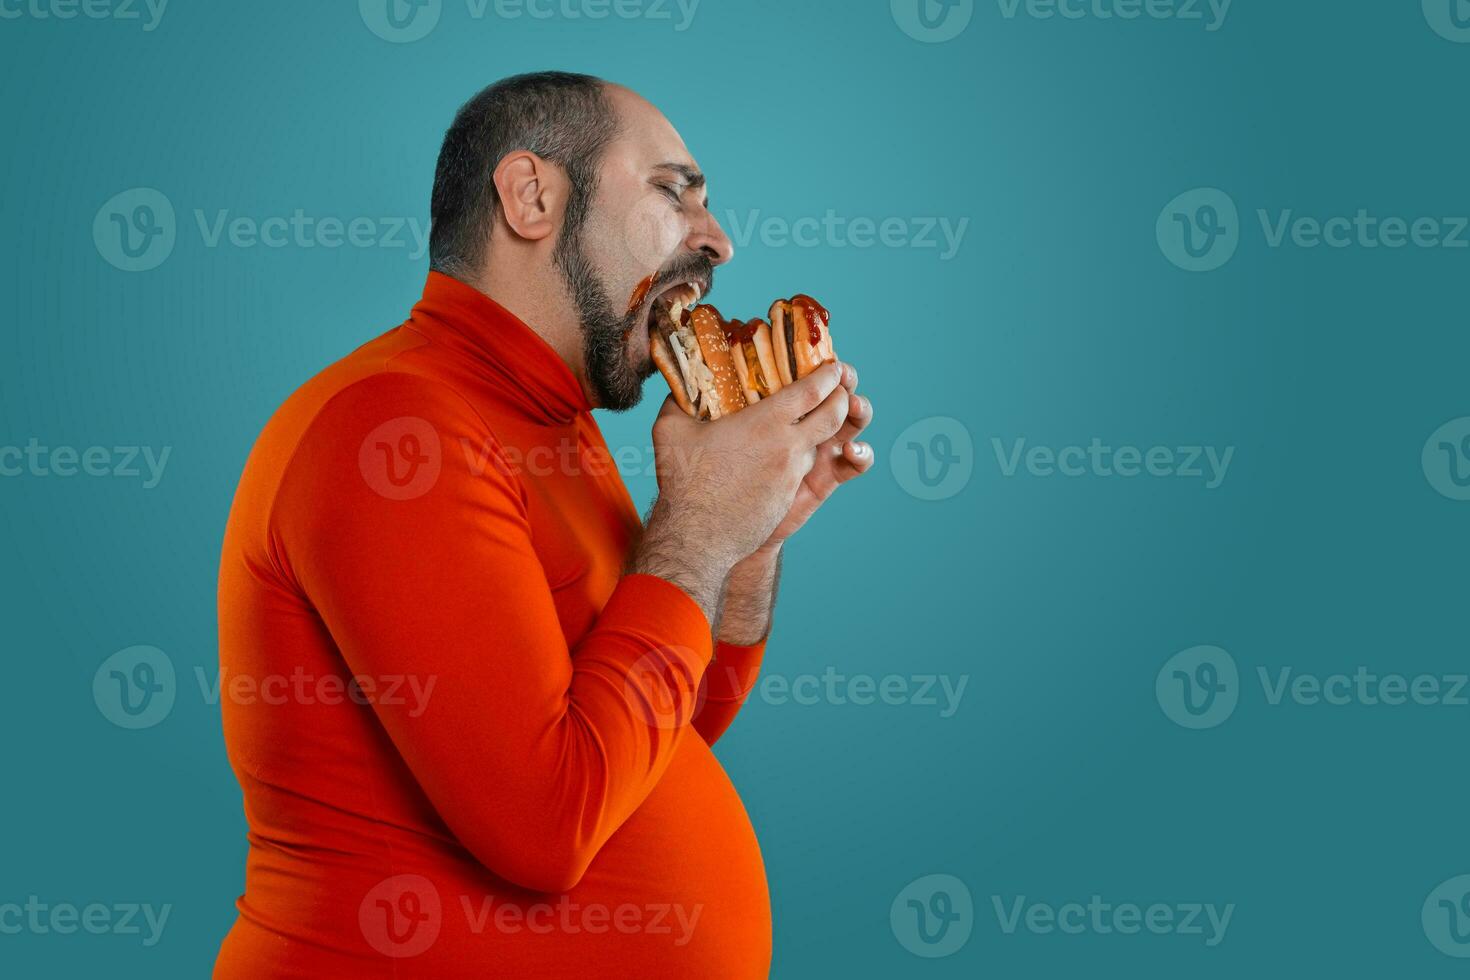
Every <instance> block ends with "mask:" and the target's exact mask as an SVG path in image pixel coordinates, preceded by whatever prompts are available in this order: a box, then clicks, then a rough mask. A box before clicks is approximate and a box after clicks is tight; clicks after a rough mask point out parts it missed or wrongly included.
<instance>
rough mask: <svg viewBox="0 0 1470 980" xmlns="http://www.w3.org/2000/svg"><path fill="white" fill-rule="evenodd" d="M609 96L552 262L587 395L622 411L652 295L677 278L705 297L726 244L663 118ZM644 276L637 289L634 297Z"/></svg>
mask: <svg viewBox="0 0 1470 980" xmlns="http://www.w3.org/2000/svg"><path fill="white" fill-rule="evenodd" d="M609 95H610V98H611V99H612V101H613V105H614V107H615V111H616V112H617V114H618V117H619V131H618V134H617V136H616V137H614V139H613V141H612V142H611V143H610V144H609V145H608V147H607V149H606V150H605V152H604V154H603V156H602V159H601V161H600V162H599V165H598V183H597V189H596V192H595V194H594V195H593V198H592V200H591V202H590V207H589V209H588V212H587V214H586V216H585V220H584V221H582V222H581V223H580V225H578V224H577V223H576V216H575V215H573V216H571V218H570V219H569V220H568V222H567V226H566V227H565V228H564V229H563V233H562V236H561V238H560V239H559V240H558V242H557V248H556V263H557V266H558V268H560V269H561V271H562V275H563V276H564V277H565V278H566V281H567V285H568V288H569V289H570V290H571V293H572V298H573V301H574V302H575V304H576V307H577V312H578V315H579V317H580V318H581V322H582V331H583V335H584V338H583V340H584V342H583V354H584V361H585V367H586V374H587V381H588V384H589V386H590V387H591V388H592V393H593V394H594V396H595V397H596V400H597V403H598V404H599V405H600V406H602V407H603V408H609V409H612V410H614V411H623V410H625V409H629V408H632V407H633V406H634V405H636V404H638V402H639V400H640V399H641V398H642V397H643V382H644V381H645V380H646V379H647V378H648V377H649V375H651V374H652V373H653V371H654V367H653V362H652V360H651V358H650V356H649V349H648V340H649V338H648V327H649V324H650V320H651V317H652V315H653V301H654V300H655V299H657V298H658V296H659V295H661V294H662V293H665V292H667V291H668V290H670V289H672V288H674V287H675V286H678V285H680V284H681V283H686V282H688V283H693V284H695V285H696V286H697V287H698V288H699V290H700V293H701V295H705V294H708V293H709V291H710V289H711V288H713V284H714V268H715V266H717V265H723V264H724V263H725V262H728V261H729V260H730V258H731V256H732V255H733V253H734V248H733V246H732V245H731V244H730V240H729V238H728V237H726V235H725V233H724V231H723V230H722V229H721V228H720V226H719V223H718V222H717V221H715V218H714V216H713V215H712V214H711V213H710V211H709V198H708V195H707V193H706V190H705V181H704V176H703V175H702V174H701V173H700V172H699V169H698V167H697V165H696V164H695V162H694V158H693V157H691V156H690V155H689V151H688V149H686V148H685V146H684V141H683V140H682V139H680V138H679V134H678V133H677V132H675V130H674V128H673V127H672V126H671V125H669V122H668V120H667V119H665V118H664V117H663V115H662V113H660V112H659V111H658V110H657V109H655V108H654V107H653V106H652V105H650V104H648V103H647V102H645V101H644V100H643V99H642V98H640V97H639V96H637V95H635V94H633V93H632V92H629V91H628V90H626V89H621V88H613V89H611V90H610V93H609ZM650 276H652V277H653V281H652V284H651V286H649V288H647V291H646V293H645V294H644V295H642V296H637V295H635V294H638V293H640V292H643V291H642V290H641V289H640V284H641V283H644V282H646V281H647V280H648V279H649V277H650ZM635 298H636V299H637V300H638V302H636V303H635V302H633V300H634V299H635Z"/></svg>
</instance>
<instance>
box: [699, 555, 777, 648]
mask: <svg viewBox="0 0 1470 980" xmlns="http://www.w3.org/2000/svg"><path fill="white" fill-rule="evenodd" d="M780 581H781V546H780V545H779V544H778V545H776V546H774V547H773V548H770V549H769V550H767V549H762V550H760V551H757V552H756V553H755V554H753V555H751V556H750V557H749V558H746V559H745V560H744V561H741V562H740V563H738V564H737V565H736V566H735V567H734V568H732V569H731V570H730V576H729V578H727V579H726V580H725V598H724V602H723V604H722V606H721V609H720V618H719V622H718V624H717V626H716V629H715V639H717V640H719V641H720V642H722V643H731V644H734V645H735V646H752V645H754V644H756V643H759V642H760V641H761V640H763V639H765V637H766V634H768V633H770V631H771V616H772V611H773V610H774V609H775V606H776V589H777V587H778V586H779V584H780Z"/></svg>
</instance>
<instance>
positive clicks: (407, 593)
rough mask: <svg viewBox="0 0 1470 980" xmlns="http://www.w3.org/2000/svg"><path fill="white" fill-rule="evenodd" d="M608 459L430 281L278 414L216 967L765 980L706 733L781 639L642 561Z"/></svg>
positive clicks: (762, 915)
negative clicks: (404, 309) (231, 892)
mask: <svg viewBox="0 0 1470 980" xmlns="http://www.w3.org/2000/svg"><path fill="white" fill-rule="evenodd" d="M610 458H611V457H610V454H609V453H608V450H607V447H606V444H605V443H604V442H603V440H602V436H601V433H600V432H599V431H598V428H597V424H596V422H594V421H593V419H592V416H591V414H589V412H588V406H587V402H586V400H585V398H584V396H583V394H582V390H581V387H580V386H579V385H578V383H577V381H576V379H575V378H574V377H573V376H572V373H571V371H570V370H569V369H568V368H567V366H566V365H565V364H564V363H563V362H562V361H561V360H560V359H559V358H558V357H557V355H556V354H555V353H554V352H553V351H552V349H551V348H550V347H548V346H547V345H546V343H545V342H544V341H542V340H541V338H540V337H538V336H537V335H536V334H535V333H534V332H533V331H532V330H530V329H529V328H528V327H527V326H526V325H525V324H523V323H521V322H520V321H519V320H517V319H516V318H515V317H514V316H513V315H511V314H510V313H509V312H507V311H506V310H504V309H502V308H501V307H500V306H498V305H497V304H496V303H494V302H493V301H491V300H490V299H489V298H488V297H486V296H484V295H482V294H481V293H479V292H477V291H476V290H474V289H472V288H471V287H469V286H467V285H464V284H463V283H460V282H457V281H455V280H453V279H451V278H448V277H446V276H443V275H439V274H438V273H430V274H429V281H428V284H427V286H426V287H425V291H424V296H423V299H422V300H421V301H420V302H419V303H418V304H417V305H416V306H415V307H414V310H413V314H412V316H411V317H410V319H409V320H408V322H407V323H405V324H403V325H402V326H400V327H398V328H396V329H394V330H391V331H389V332H388V333H386V334H384V335H383V336H381V337H379V338H378V339H376V340H374V341H372V342H370V343H368V344H366V345H365V346H363V347H361V348H360V349H358V350H357V351H355V352H354V353H353V354H351V355H350V356H348V357H346V358H345V359H343V360H342V361H339V362H338V363H336V364H334V365H333V366H331V367H329V368H327V369H326V370H325V371H323V372H322V373H321V374H319V375H317V376H316V377H315V378H313V379H312V380H311V381H309V382H307V383H306V384H305V385H303V386H302V387H301V388H300V389H299V390H298V391H297V392H296V393H295V394H293V395H292V396H291V397H290V398H289V399H288V400H287V401H286V403H285V404H284V405H283V406H282V407H281V409H280V410H279V411H278V412H277V413H276V414H275V416H274V417H273V418H272V419H271V420H270V422H269V423H268V424H267V426H266V428H265V430H264V432H263V433H262V434H261V436H260V439H259V441H258V442H257V443H256V446H255V448H254V450H253V452H252V453H251V455H250V459H249V462H248V463H247V464H246V467H245V471H244V474H243V476H242V477H241V480H240V486H239V489H238V490H237V492H236V495H235V502H234V506H233V508H232V510H231V513H230V520H229V525H228V527H227V529H226V533H225V542H224V553H223V557H222V560H221V567H220V583H219V619H220V666H221V677H222V682H221V684H222V686H221V692H222V697H221V704H222V705H223V715H224V731H225V743H226V746H227V748H228V751H229V756H230V762H231V765H232V766H233V767H234V770H235V774H236V776H237V777H238V778H239V781H240V785H241V788H242V790H243V794H244V801H245V815H246V819H247V821H248V823H249V841H250V851H249V856H248V858H247V862H246V874H245V893H244V895H242V896H241V897H240V899H239V900H238V902H237V903H236V904H237V907H238V910H239V915H238V917H237V919H236V922H235V924H234V926H233V928H232V929H231V930H230V932H229V934H228V935H227V936H226V938H225V940H224V944H223V946H222V948H221V950H220V954H219V958H218V960H217V962H216V964H215V976H216V977H225V978H233V977H251V978H259V977H336V976H348V975H350V976H352V977H355V978H364V980H365V978H369V977H398V978H402V977H420V976H423V977H460V976H463V977H482V976H487V975H493V976H527V977H529V976H535V977H560V976H567V977H579V978H580V977H587V976H599V977H639V978H648V977H655V978H656V977H722V978H723V977H764V976H765V975H766V973H767V970H768V968H769V963H770V952H771V932H770V906H769V897H768V894H767V889H766V881H765V873H764V869H763V866H762V862H761V856H760V850H759V847H758V845H757V843H756V839H755V835H754V832H753V830H752V828H751V825H750V821H749V818H748V817H747V816H746V814H745V810H744V807H743V806H742V805H741V803H740V799H739V797H738V796H737V795H736V793H735V789H734V787H733V786H732V785H731V783H730V780H729V778H728V777H727V776H726V775H725V772H724V770H723V769H722V768H721V766H720V764H719V762H718V761H716V759H715V757H714V754H713V753H712V752H711V751H710V745H711V744H712V743H713V742H714V741H715V739H716V738H718V737H719V735H720V734H721V733H722V732H723V731H724V730H725V728H726V727H727V726H728V725H729V724H730V721H731V719H732V718H733V717H734V715H735V713H736V711H738V710H739V707H740V705H741V703H742V702H743V700H744V698H745V695H746V693H747V692H748V691H749V690H750V688H751V687H752V686H753V685H754V682H755V677H756V673H757V671H758V669H759V665H760V660H761V656H762V653H763V649H762V647H761V646H755V647H735V646H730V645H727V644H723V643H718V644H717V643H714V642H713V641H712V638H711V635H710V632H711V631H710V624H709V623H708V621H707V620H706V619H705V617H704V614H703V613H702V612H701V610H700V608H699V607H698V606H697V605H696V604H695V603H694V602H693V600H691V599H690V598H689V597H688V596H687V595H685V594H684V592H682V591H681V590H680V589H678V588H677V587H675V586H673V585H671V584H670V583H668V582H666V581H664V580H663V579H659V578H655V577H652V576H647V575H624V574H623V569H624V566H625V563H626V561H627V559H628V557H629V554H630V552H631V550H632V548H633V547H634V545H635V544H636V540H637V537H638V534H639V533H640V531H641V523H640V521H639V518H638V514H637V511H636V509H635V508H634V506H633V503H632V500H631V499H630V498H629V496H628V492H627V489H626V488H625V487H624V486H623V482H622V480H621V478H620V476H619V474H618V472H617V470H616V468H615V467H614V466H613V465H612V463H611V462H610ZM712 662H713V665H712Z"/></svg>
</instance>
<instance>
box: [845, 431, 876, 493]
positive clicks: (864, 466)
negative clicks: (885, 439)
mask: <svg viewBox="0 0 1470 980" xmlns="http://www.w3.org/2000/svg"><path fill="white" fill-rule="evenodd" d="M842 461H843V462H844V463H845V464H846V465H847V466H848V467H850V468H851V472H850V473H848V474H847V475H846V476H843V477H841V478H840V479H839V480H838V482H839V483H840V482H842V481H843V480H850V479H852V478H853V477H855V476H861V475H862V474H864V473H866V472H868V470H870V469H871V468H872V466H873V447H872V446H870V445H868V444H867V443H866V442H856V441H854V442H845V443H843V444H842ZM840 469H841V467H839V470H840Z"/></svg>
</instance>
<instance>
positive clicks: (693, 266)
mask: <svg viewBox="0 0 1470 980" xmlns="http://www.w3.org/2000/svg"><path fill="white" fill-rule="evenodd" d="M679 282H692V283H694V284H695V285H697V286H698V287H699V298H700V299H704V298H705V297H706V296H708V295H709V294H710V292H711V291H712V290H713V289H714V288H715V264H714V262H713V261H711V259H710V258H709V256H707V255H702V254H701V255H691V256H689V257H688V258H685V259H680V260H679V261H678V262H676V263H674V264H673V265H672V266H670V267H669V268H668V269H666V270H665V271H663V272H661V273H659V276H658V279H657V280H655V281H654V285H653V288H654V290H659V289H662V288H664V287H665V286H668V285H671V284H673V283H679Z"/></svg>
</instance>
